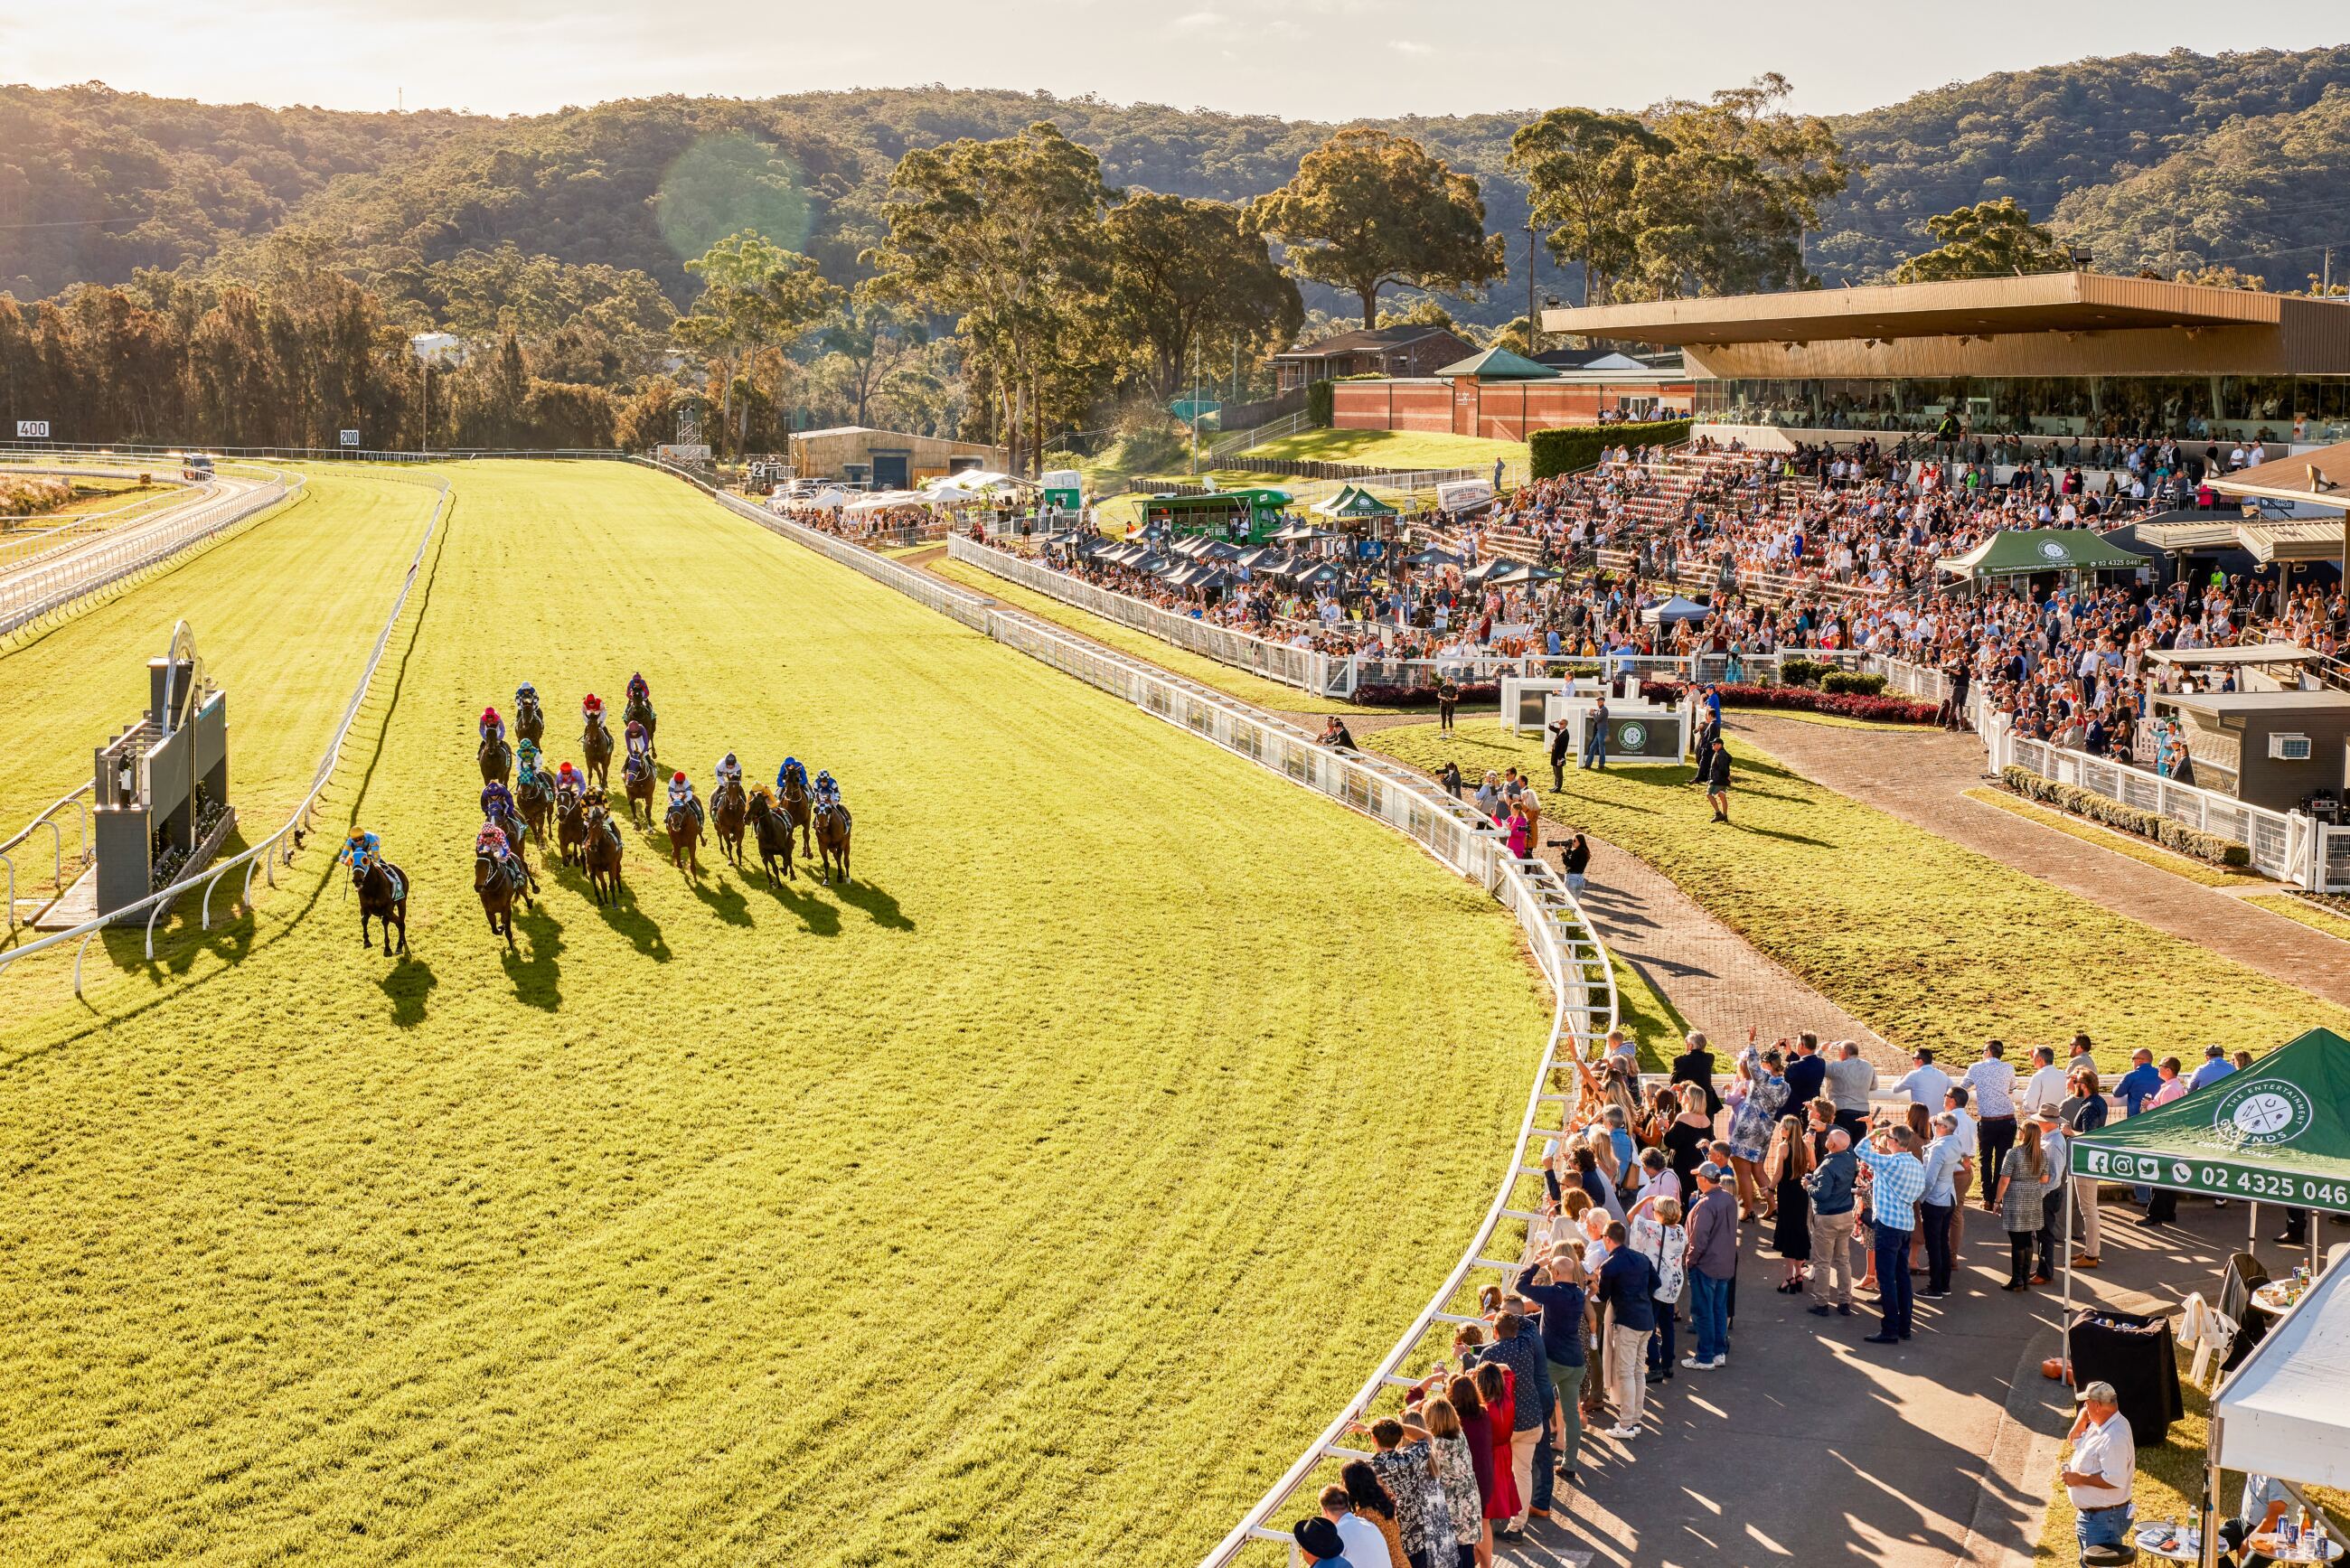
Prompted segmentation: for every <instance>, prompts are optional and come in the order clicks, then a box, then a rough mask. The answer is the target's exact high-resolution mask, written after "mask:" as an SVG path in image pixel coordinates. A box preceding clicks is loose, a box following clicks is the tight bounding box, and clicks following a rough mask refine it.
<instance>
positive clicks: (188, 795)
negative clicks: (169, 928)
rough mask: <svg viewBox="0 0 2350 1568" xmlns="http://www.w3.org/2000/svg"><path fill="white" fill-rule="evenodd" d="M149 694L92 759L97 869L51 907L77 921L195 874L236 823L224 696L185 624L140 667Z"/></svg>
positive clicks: (102, 913) (178, 626) (129, 901)
mask: <svg viewBox="0 0 2350 1568" xmlns="http://www.w3.org/2000/svg"><path fill="white" fill-rule="evenodd" d="M147 694H148V695H147V714H146V716H145V717H144V718H142V719H140V721H139V722H137V723H134V724H132V725H131V726H130V728H129V729H126V730H124V731H123V732H121V733H120V734H118V735H116V736H115V737H114V738H113V739H112V740H110V741H109V742H107V743H106V744H105V745H104V746H102V747H100V748H99V752H98V776H97V779H96V781H95V784H96V789H95V796H94V800H93V805H94V808H95V809H94V810H93V811H92V813H91V815H92V816H93V817H94V818H95V825H96V832H95V835H94V838H95V845H94V847H95V848H96V850H97V859H98V864H97V865H96V866H95V867H93V868H92V869H91V871H90V873H89V874H88V876H87V877H84V878H83V879H82V881H81V883H80V884H79V885H78V886H77V887H76V888H74V889H73V892H72V893H69V894H68V895H67V897H66V898H62V899H60V900H58V902H59V904H60V905H61V906H78V908H75V909H72V910H71V911H70V913H71V915H72V917H73V918H76V919H84V920H86V919H95V918H96V917H98V916H100V915H109V914H112V913H113V912H114V911H116V910H117V909H122V908H123V907H125V906H126V905H130V904H135V903H137V902H139V901H140V899H142V898H146V897H147V895H149V894H150V893H152V892H153V891H155V889H156V888H161V887H164V886H167V885H168V884H170V883H172V882H174V881H177V880H179V879H180V878H182V877H185V876H187V875H188V874H189V873H190V872H192V871H194V870H196V869H197V868H199V867H202V866H203V864H204V863H205V862H206V861H208V860H210V859H211V858H212V857H213V852H214V851H215V850H217V849H218V848H219V847H220V846H221V843H222V841H223V840H224V839H225V838H227V836H228V835H229V833H230V832H231V831H232V830H233V829H234V826H235V825H236V813H235V811H234V809H232V808H231V807H230V805H229V804H228V694H227V693H226V692H224V691H221V690H220V688H219V687H217V686H215V685H213V682H212V680H211V679H210V678H209V677H208V676H207V675H206V674H205V672H204V661H203V657H202V656H201V655H199V654H198V653H197V652H196V638H195V633H193V632H192V631H191V630H189V629H188V623H187V622H186V621H182V622H180V623H179V624H178V625H177V626H175V627H173V628H172V646H171V648H170V649H169V650H168V651H167V652H165V653H164V655H163V656H162V657H161V659H149V660H148V661H147ZM85 889H87V890H88V891H87V892H85V891H84V890H85ZM77 895H80V896H79V897H77ZM54 913H55V915H56V916H66V915H68V909H63V908H61V909H57V910H56V911H55V912H54ZM44 923H47V922H44Z"/></svg>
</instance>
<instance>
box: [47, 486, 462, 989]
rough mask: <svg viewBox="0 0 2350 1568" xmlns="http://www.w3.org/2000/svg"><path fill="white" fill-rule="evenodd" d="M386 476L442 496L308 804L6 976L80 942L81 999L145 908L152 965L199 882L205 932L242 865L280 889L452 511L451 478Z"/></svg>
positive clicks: (77, 983) (248, 880)
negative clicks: (102, 954) (91, 969)
mask: <svg viewBox="0 0 2350 1568" xmlns="http://www.w3.org/2000/svg"><path fill="white" fill-rule="evenodd" d="M384 477H385V478H388V479H390V478H396V479H397V480H398V482H399V483H402V484H421V485H425V486H428V487H430V488H432V489H433V490H435V491H436V492H438V493H437V494H436V495H435V497H434V499H433V502H432V511H431V513H430V514H429V515H428V516H427V517H426V518H425V521H424V535H423V537H421V538H420V539H419V540H417V542H416V554H415V555H413V556H411V557H410V558H409V562H408V571H407V573H406V575H405V576H402V577H401V578H400V592H399V594H398V595H396V596H395V597H393V599H392V601H391V613H390V614H389V615H387V616H385V617H384V618H383V629H382V630H381V631H379V632H377V633H376V636H375V646H374V647H373V648H372V649H369V652H368V661H367V668H366V669H365V670H361V671H360V672H359V685H358V687H357V688H355V689H354V690H353V691H352V692H351V700H350V701H349V702H348V703H347V704H345V705H344V708H343V717H342V722H340V723H338V724H337V725H336V726H335V736H334V739H333V740H332V741H330V742H328V744H327V753H326V755H325V756H323V757H321V758H320V759H319V760H318V771H317V774H314V775H312V777H311V780H310V791H309V793H308V794H306V795H304V796H303V797H302V804H301V805H297V806H296V807H295V808H294V811H293V814H292V815H289V816H288V817H286V822H285V825H284V826H281V827H279V828H278V829H277V831H276V832H275V833H273V834H271V835H270V836H268V837H266V838H265V839H263V840H262V841H261V842H260V843H258V844H255V845H253V846H249V847H247V848H245V849H244V850H242V851H240V852H239V853H237V854H236V855H234V856H233V857H230V858H228V859H226V860H224V861H222V862H220V864H218V865H216V866H208V867H204V868H203V870H201V871H198V872H197V873H195V874H194V875H193V876H192V877H182V878H181V879H180V880H179V881H177V882H174V883H172V885H171V886H170V887H168V888H159V889H157V890H156V891H155V892H153V893H151V894H150V895H148V896H147V897H146V898H141V899H140V900H139V901H138V902H137V903H134V904H126V905H125V906H123V907H122V908H121V909H117V910H115V911H113V912H112V913H111V914H107V915H101V916H99V918H98V919H94V920H85V921H83V922H82V923H81V924H80V925H78V926H74V927H71V928H69V929H66V930H62V931H55V932H52V933H51V934H49V935H48V936H46V937H43V938H41V939H40V940H38V941H34V942H27V943H26V944H25V945H24V946H23V947H20V948H13V949H10V950H6V951H5V952H0V975H5V974H6V973H7V971H8V966H9V965H11V964H13V963H15V962H16V961H17V960H18V959H22V958H29V957H31V956H32V955H33V954H35V953H37V952H43V951H46V950H48V949H50V948H54V947H57V946H58V945H60V944H62V943H65V942H69V941H74V940H79V942H80V944H81V945H80V946H79V947H78V948H77V949H76V950H75V951H74V968H73V979H74V994H75V995H76V996H79V995H80V994H81V993H82V990H81V965H82V960H83V958H84V957H85V956H86V955H87V954H88V951H89V944H90V941H91V940H92V939H94V938H95V937H96V936H97V935H98V934H99V932H100V931H102V930H104V929H106V928H107V927H108V926H110V925H115V924H119V923H120V922H121V921H122V919H123V917H124V916H126V915H135V914H137V913H139V912H140V910H142V909H143V910H146V911H147V947H146V951H147V959H148V961H149V962H152V961H154V958H155V923H156V921H158V920H160V919H162V917H163V915H164V913H165V912H166V911H167V910H169V909H171V908H172V905H173V904H175V903H177V902H178V901H179V898H180V895H181V894H182V893H185V892H187V891H188V890H189V889H191V888H193V887H195V886H196V884H197V883H199V882H201V883H203V886H204V893H203V903H202V905H201V909H202V921H203V929H205V930H210V929H212V925H213V889H214V888H218V887H219V886H220V884H221V879H222V878H223V877H226V876H227V875H228V874H229V873H230V872H232V871H234V870H235V869H236V868H237V867H240V866H242V867H244V886H243V888H242V891H241V892H240V894H239V897H240V898H244V899H250V898H251V897H252V893H253V873H254V870H255V867H260V868H261V869H262V870H263V872H264V873H265V875H266V877H267V878H268V882H269V885H270V886H271V887H273V888H274V887H276V885H277V867H279V866H281V865H285V866H290V865H292V864H293V863H294V850H295V847H296V839H297V838H298V837H299V836H301V835H302V834H306V833H307V832H308V831H309V827H310V824H311V821H312V817H313V814H314V813H315V812H316V811H317V805H318V797H319V796H320V795H322V794H326V791H327V785H328V783H329V782H331V781H332V780H333V778H334V776H335V768H336V766H337V764H338V763H340V762H341V761H342V756H343V742H345V741H346V740H348V738H349V736H350V732H351V725H352V724H353V723H354V722H357V720H358V719H359V705H360V704H361V703H362V702H364V701H367V694H368V690H369V687H371V686H373V685H374V684H375V673H376V670H378V668H380V666H381V665H382V663H383V654H384V649H385V648H386V647H387V646H388V645H389V644H390V641H391V633H392V628H394V627H396V626H398V625H399V624H400V612H401V611H402V610H403V609H405V608H406V607H408V595H409V592H410V590H411V589H412V588H414V587H416V575H417V573H418V572H419V571H421V570H422V568H423V566H424V552H425V551H426V550H427V549H428V548H429V547H430V546H431V545H432V535H434V534H435V533H436V532H438V531H439V529H440V526H441V519H442V517H443V516H444V515H445V514H447V512H448V509H449V482H448V481H447V480H445V479H409V478H406V477H405V476H399V475H390V474H387V475H385V476H384ZM68 798H71V797H70V796H68Z"/></svg>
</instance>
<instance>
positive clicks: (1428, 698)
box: [1349, 680, 1502, 708]
mask: <svg viewBox="0 0 2350 1568" xmlns="http://www.w3.org/2000/svg"><path fill="white" fill-rule="evenodd" d="M1501 700H1502V686H1501V682H1499V681H1496V680H1464V681H1462V682H1461V702H1462V704H1463V705H1465V706H1469V707H1477V706H1481V705H1482V704H1484V703H1487V702H1499V701H1501ZM1349 701H1356V702H1360V703H1363V704H1365V705H1367V706H1369V707H1373V708H1433V707H1435V706H1436V688H1435V687H1433V686H1390V685H1388V684H1386V683H1384V682H1374V681H1366V682H1365V683H1364V684H1362V685H1360V686H1357V687H1356V688H1355V695H1354V696H1353V697H1352V698H1350V699H1349Z"/></svg>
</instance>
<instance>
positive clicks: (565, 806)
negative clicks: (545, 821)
mask: <svg viewBox="0 0 2350 1568" xmlns="http://www.w3.org/2000/svg"><path fill="white" fill-rule="evenodd" d="M585 843H587V801H586V800H584V799H582V798H581V797H580V796H578V795H576V794H575V795H570V796H568V797H566V798H563V799H559V800H557V801H556V821H555V844H556V856H557V857H558V858H559V859H561V860H562V862H563V863H564V864H565V865H566V866H578V865H584V864H585V862H584V861H582V860H581V859H580V857H579V846H581V845H583V844H585Z"/></svg>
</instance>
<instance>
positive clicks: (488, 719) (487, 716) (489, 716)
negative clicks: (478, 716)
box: [482, 708, 498, 724]
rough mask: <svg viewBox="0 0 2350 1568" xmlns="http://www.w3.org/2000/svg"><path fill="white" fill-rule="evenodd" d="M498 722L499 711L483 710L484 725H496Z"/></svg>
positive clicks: (492, 709)
mask: <svg viewBox="0 0 2350 1568" xmlns="http://www.w3.org/2000/svg"><path fill="white" fill-rule="evenodd" d="M482 722H483V723H484V724H494V723H496V722H498V711H497V710H496V709H495V708H484V709H483V710H482Z"/></svg>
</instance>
